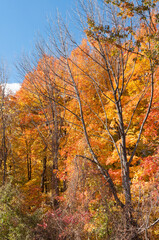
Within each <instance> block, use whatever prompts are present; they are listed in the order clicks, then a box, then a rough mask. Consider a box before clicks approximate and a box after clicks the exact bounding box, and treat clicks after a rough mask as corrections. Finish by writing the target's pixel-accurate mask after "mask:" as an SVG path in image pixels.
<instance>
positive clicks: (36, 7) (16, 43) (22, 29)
mask: <svg viewBox="0 0 159 240" xmlns="http://www.w3.org/2000/svg"><path fill="white" fill-rule="evenodd" d="M74 5H75V0H0V36H1V38H0V59H1V60H3V61H4V62H5V63H6V64H7V66H8V67H7V68H8V70H9V82H18V81H20V79H18V76H17V73H16V70H15V67H14V63H15V61H16V59H17V58H19V57H20V56H21V55H22V53H23V52H31V50H32V49H33V46H34V43H35V42H36V39H37V36H38V33H40V34H41V35H44V36H45V34H46V28H47V24H48V21H47V19H48V18H50V17H52V19H55V18H56V13H57V9H58V11H59V12H60V13H61V14H62V16H64V17H65V16H66V15H67V14H68V12H70V11H71V9H72V8H73V7H74Z"/></svg>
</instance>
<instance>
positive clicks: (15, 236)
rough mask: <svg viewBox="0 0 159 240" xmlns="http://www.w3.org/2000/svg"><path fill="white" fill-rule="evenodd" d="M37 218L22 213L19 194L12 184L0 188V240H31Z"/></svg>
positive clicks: (38, 213) (35, 214) (37, 214)
mask: <svg viewBox="0 0 159 240" xmlns="http://www.w3.org/2000/svg"><path fill="white" fill-rule="evenodd" d="M39 216H40V212H36V213H34V214H32V215H29V214H25V213H23V211H22V202H21V196H20V192H19V191H18V190H17V189H16V188H15V187H14V185H13V184H12V182H9V183H8V184H6V185H5V186H2V187H1V188H0V240H5V239H7V240H27V239H28V240H29V239H32V237H33V232H32V230H33V228H34V227H35V226H36V224H37V222H38V221H39Z"/></svg>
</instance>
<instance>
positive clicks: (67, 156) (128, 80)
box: [0, 0, 159, 240]
mask: <svg viewBox="0 0 159 240" xmlns="http://www.w3.org/2000/svg"><path fill="white" fill-rule="evenodd" d="M157 2H158V1H151V0H142V1H139V2H136V1H129V0H122V1H120V0H107V1H103V3H102V2H101V1H97V2H96V1H94V2H92V1H90V0H89V1H79V3H78V4H79V6H78V11H77V15H78V17H79V18H78V19H79V22H78V24H79V27H81V28H82V29H83V34H85V37H84V38H83V39H82V41H81V43H80V44H78V42H76V41H75V40H74V38H73V37H72V35H71V33H70V30H69V27H68V26H67V25H66V24H65V22H64V21H62V20H61V19H58V21H57V25H56V26H55V27H56V29H55V28H53V27H52V26H50V30H49V40H48V42H47V43H46V42H45V43H44V42H43V44H39V43H38V44H37V46H36V50H35V51H36V54H37V55H38V61H37V62H36V61H35V55H34V59H33V58H31V57H29V58H28V57H26V58H25V59H23V60H22V61H21V62H20V63H19V64H17V66H18V68H19V71H20V72H21V73H22V74H24V76H25V77H24V80H23V83H22V86H21V88H20V90H19V91H18V92H16V94H6V93H5V86H6V85H5V83H6V72H5V71H4V69H3V68H1V74H0V77H1V83H2V84H1V88H0V126H1V127H0V239H2V240H4V239H7V240H23V239H24V240H25V239H28V240H31V239H34V240H51V239H52V240H56V239H57V240H88V239H89V240H104V239H107V240H111V239H112V240H113V239H115V240H118V239H123V240H138V239H145V240H147V239H152V240H155V239H156V240H157V239H158V236H159V214H158V196H159V195H158V179H159V178H158V170H159V165H158V159H159V145H158V144H159V28H158V23H159V13H158V5H157ZM97 3H98V4H99V5H98V4H97ZM59 18H60V17H59ZM36 59H37V58H36Z"/></svg>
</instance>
